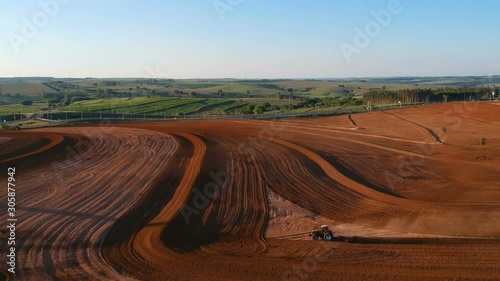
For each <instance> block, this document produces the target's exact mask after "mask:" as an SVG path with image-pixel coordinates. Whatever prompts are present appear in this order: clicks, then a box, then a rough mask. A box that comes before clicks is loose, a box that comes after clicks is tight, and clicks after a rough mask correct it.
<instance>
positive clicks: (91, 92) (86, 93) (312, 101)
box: [0, 77, 500, 116]
mask: <svg viewBox="0 0 500 281" xmlns="http://www.w3.org/2000/svg"><path fill="white" fill-rule="evenodd" d="M461 79H462V80H461ZM499 79H500V78H499ZM461 81H462V82H461ZM490 81H491V78H488V77H486V78H480V77H479V78H478V77H476V78H470V77H469V78H457V77H455V78H453V77H443V78H425V77H424V78H422V77H416V78H415V77H414V78H411V77H409V78H405V77H403V78H372V79H346V80H312V79H310V80H266V79H262V80H241V79H240V80H238V79H210V80H200V79H184V80H173V79H55V78H43V77H38V78H0V116H6V115H11V116H12V115H13V114H19V113H21V112H22V113H30V112H31V113H32V112H34V111H35V112H38V113H41V112H46V111H47V110H49V109H50V110H51V112H68V111H73V112H89V114H90V113H92V112H93V113H117V114H144V115H168V116H179V115H197V114H198V115H201V114H203V115H205V114H210V115H212V114H263V113H264V114H265V113H271V112H272V113H276V112H292V113H294V112H297V113H298V112H315V111H322V110H332V109H344V110H348V109H349V108H355V109H359V108H363V107H364V106H367V105H366V104H365V102H367V104H369V105H370V106H374V105H377V104H381V103H387V102H389V103H394V100H396V99H397V100H402V101H403V102H406V101H405V99H401V97H400V96H401V95H402V94H401V92H400V91H403V92H405V93H406V92H412V91H413V92H415V91H416V92H418V93H425V91H429V90H432V91H436V92H439V93H441V92H443V87H445V85H451V84H454V85H459V84H460V83H462V84H461V85H462V86H463V85H482V84H484V83H486V82H490ZM444 89H445V92H443V93H444V94H446V95H448V93H449V92H450V91H455V90H456V92H457V93H459V94H460V93H461V92H462V91H463V89H465V88H463V89H462V88H460V87H454V88H453V89H451V88H444ZM468 89H471V88H468ZM496 91H498V89H496ZM453 93H455V92H453ZM444 94H443V95H444ZM422 95H423V94H420V96H422ZM385 96H387V97H385ZM420 96H418V97H417V98H415V97H413V96H412V99H408V100H411V101H413V102H416V101H421V100H422V99H423V98H425V97H423V96H422V97H420ZM462 96H463V95H462ZM450 97H452V95H450ZM457 97H458V95H457ZM438 98H440V96H439V97H438ZM431 100H432V99H431ZM438 100H439V99H438ZM21 103H23V104H25V105H22V104H21ZM31 103H33V104H32V105H30V104H31Z"/></svg>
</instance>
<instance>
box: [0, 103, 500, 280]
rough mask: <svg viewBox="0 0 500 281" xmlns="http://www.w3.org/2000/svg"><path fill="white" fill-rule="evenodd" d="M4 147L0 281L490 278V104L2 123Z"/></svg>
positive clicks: (499, 186) (498, 155)
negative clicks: (308, 114) (13, 261)
mask: <svg viewBox="0 0 500 281" xmlns="http://www.w3.org/2000/svg"><path fill="white" fill-rule="evenodd" d="M0 157H1V158H0V166H1V168H2V171H3V172H2V175H0V181H1V182H2V184H4V183H6V182H7V176H6V171H7V167H14V166H15V167H16V175H15V180H16V188H17V189H16V204H17V205H16V206H17V210H16V217H17V218H18V222H17V225H16V251H17V259H18V263H17V268H16V274H15V276H13V275H12V274H10V273H8V272H7V270H6V268H7V267H6V266H5V264H6V262H7V257H6V254H2V264H3V265H4V266H2V268H1V269H0V275H1V276H0V279H2V278H4V279H5V278H7V279H12V280H294V281H295V280H318V279H320V280H500V266H499V265H500V219H499V218H500V107H499V106H497V104H496V103H488V102H482V103H448V104H439V105H429V106H419V107H411V108H403V109H397V110H390V111H385V112H368V113H364V114H353V115H349V116H347V115H346V116H336V117H327V118H314V119H291V120H273V121H258V120H222V119H220V120H199V121H168V122H147V123H130V124H113V125H111V124H106V125H85V126H75V127H51V128H42V129H34V130H25V131H15V132H14V131H5V130H0ZM0 202H7V194H6V193H5V192H2V193H1V196H0ZM2 204H4V203H2ZM4 205H5V206H6V203H5V204H4ZM3 214H5V212H2V216H4V215H3ZM3 220H4V221H5V220H6V217H5V216H4V217H3ZM322 224H328V225H330V228H331V229H332V230H333V231H334V233H335V239H334V241H333V242H327V241H323V240H319V241H313V240H312V239H311V238H310V237H309V236H308V233H309V232H310V231H311V230H313V229H314V228H317V227H318V226H319V225H322ZM1 231H2V237H3V238H4V237H6V235H8V233H7V230H6V229H5V228H3V229H2V230H1ZM3 238H2V241H3V242H2V244H1V245H0V252H1V253H7V242H6V241H5V239H3Z"/></svg>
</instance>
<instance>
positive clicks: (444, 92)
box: [363, 87, 498, 106]
mask: <svg viewBox="0 0 500 281" xmlns="http://www.w3.org/2000/svg"><path fill="white" fill-rule="evenodd" d="M492 92H496V93H498V88H496V87H478V88H468V87H457V88H453V87H443V88H438V89H405V90H398V91H385V90H372V91H369V92H367V93H365V94H364V95H363V100H364V101H365V104H369V105H371V106H377V105H387V104H396V103H399V102H401V103H402V104H412V103H422V102H448V101H461V100H471V99H472V100H482V99H489V98H490V97H491V94H492Z"/></svg>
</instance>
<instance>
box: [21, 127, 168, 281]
mask: <svg viewBox="0 0 500 281" xmlns="http://www.w3.org/2000/svg"><path fill="white" fill-rule="evenodd" d="M58 130H61V131H64V132H65V133H66V132H69V131H71V130H69V129H58ZM141 134H142V136H140V137H137V138H136V137H134V135H135V133H133V134H130V133H128V132H127V133H125V132H114V134H113V135H112V136H111V135H105V136H103V141H97V140H96V141H95V142H94V143H95V144H96V149H95V150H93V149H89V150H87V151H86V152H83V153H82V154H86V153H90V155H85V158H84V157H82V160H81V163H80V165H77V166H75V167H67V169H66V170H60V171H58V173H60V174H61V176H62V177H63V181H64V183H65V184H67V185H68V186H69V188H70V193H71V191H75V192H74V194H67V193H68V192H67V191H66V195H65V194H58V193H57V192H56V193H54V195H53V196H50V197H48V198H43V199H42V200H40V203H39V202H32V203H31V204H29V206H30V207H29V208H27V210H26V212H27V213H25V214H23V213H22V212H21V211H20V220H21V218H22V220H21V221H22V223H21V224H20V226H19V227H20V229H22V230H28V229H32V231H26V232H25V233H23V234H22V235H21V237H22V247H21V249H20V253H19V255H20V257H24V256H27V257H28V258H27V259H26V262H25V263H23V265H22V266H23V268H22V270H21V272H22V274H21V276H20V277H21V280H30V279H34V278H35V279H36V278H37V277H39V278H42V279H45V278H44V276H45V277H49V279H50V278H51V277H54V276H58V277H59V278H62V279H66V278H71V279H75V278H79V277H82V276H92V278H93V279H95V280H106V279H108V280H109V278H112V279H116V278H120V277H119V275H118V273H116V272H115V270H114V269H113V268H112V267H109V266H107V265H106V263H105V262H103V260H102V258H101V256H100V253H99V249H100V244H101V243H102V240H103V239H104V235H105V234H106V232H107V230H108V229H109V227H110V226H111V225H112V223H113V222H114V220H116V219H117V217H118V216H119V215H121V214H122V213H123V212H124V211H125V210H126V208H127V206H129V205H131V204H132V203H133V201H134V200H136V198H138V195H140V191H141V190H144V189H145V188H148V187H149V186H150V185H151V184H152V182H153V181H154V180H155V178H156V176H155V175H157V174H158V173H159V171H160V170H161V167H162V166H163V164H162V163H164V161H165V157H166V158H167V159H168V158H169V157H170V156H171V155H172V154H173V153H174V151H175V150H176V149H177V145H176V142H175V141H174V140H173V139H172V138H171V137H170V136H169V135H162V136H161V137H158V134H159V133H151V132H148V131H142V132H141ZM140 138H146V139H148V140H150V142H149V145H150V147H147V149H146V150H151V149H153V150H156V151H158V152H157V155H154V156H152V155H150V154H148V155H147V156H144V155H143V154H144V153H142V152H140V151H137V150H140V149H138V148H140V147H144V146H147V145H148V144H147V143H144V142H143V141H142V140H140ZM116 139H123V140H126V141H127V142H129V143H131V146H130V149H128V150H126V153H125V154H124V153H123V152H125V151H116V150H115V149H110V150H109V149H108V150H106V147H113V145H112V143H113V142H114V141H116ZM91 142H92V141H91ZM159 142H160V143H159ZM134 143H139V144H141V143H142V145H137V144H134ZM90 145H91V144H90ZM91 146H92V145H91ZM116 148H117V149H118V150H119V148H118V147H116ZM96 151H97V152H99V154H93V155H92V152H96ZM123 155H125V157H124V156H123ZM92 160H95V161H94V162H92ZM149 164H153V165H152V166H151V167H155V168H156V169H154V168H153V169H152V170H151V171H150V174H149V175H137V174H136V173H135V172H136V171H138V170H140V169H141V168H142V166H144V165H148V166H149ZM81 168H82V169H85V170H88V171H89V173H90V174H93V175H95V176H96V179H95V180H92V181H90V184H89V182H88V181H86V180H83V181H82V180H81V177H82V174H79V173H75V171H76V169H81ZM102 171H106V173H102ZM40 172H44V171H40ZM48 172H49V173H50V172H51V171H48ZM89 173H87V174H84V176H85V175H88V174H89ZM119 174H123V175H124V176H123V177H120V176H119ZM131 174H135V176H133V177H131V176H128V175H131ZM115 178H123V180H118V181H115V180H114V179H115ZM23 182H25V183H29V185H27V186H28V187H30V188H33V189H34V190H36V189H37V184H36V182H31V181H30V180H29V179H27V180H26V181H23ZM60 197H63V198H60ZM38 199H40V198H38ZM29 200H31V201H32V200H34V199H29ZM22 202H25V204H26V205H28V203H29V202H27V201H26V199H23V200H22ZM37 206H38V207H37ZM30 212H35V213H44V215H42V216H38V217H36V216H33V217H31V216H30V215H29V213H30ZM33 230H35V231H33ZM38 230H39V231H38ZM78 230H79V231H78ZM31 245H38V246H35V247H31ZM30 257H31V258H30ZM36 257H38V258H36ZM39 257H43V258H41V259H40V258H39ZM65 265H66V266H65ZM75 265H78V266H75ZM40 268H44V270H43V271H41V270H39V269H40ZM34 269H36V271H37V275H32V274H33V270H34ZM30 273H31V274H30Z"/></svg>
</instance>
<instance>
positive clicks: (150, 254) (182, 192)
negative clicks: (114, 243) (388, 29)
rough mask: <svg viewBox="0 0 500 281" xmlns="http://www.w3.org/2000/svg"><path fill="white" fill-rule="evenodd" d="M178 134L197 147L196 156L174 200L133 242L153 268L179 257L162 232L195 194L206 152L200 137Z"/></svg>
mask: <svg viewBox="0 0 500 281" xmlns="http://www.w3.org/2000/svg"><path fill="white" fill-rule="evenodd" d="M176 134H177V135H180V136H182V137H184V138H186V139H188V140H189V141H190V142H191V143H192V144H193V146H194V152H193V156H192V158H191V159H190V160H189V163H188V164H187V166H186V170H185V174H184V177H183V178H182V180H181V182H180V183H179V185H178V187H177V189H176V190H175V193H174V194H173V196H172V199H171V200H170V201H169V202H168V203H167V205H166V206H165V207H164V208H163V209H162V210H161V212H160V213H159V214H158V215H157V216H156V217H155V218H153V220H151V222H149V224H148V226H147V227H145V228H142V229H140V230H139V231H138V232H137V234H135V235H134V236H133V237H132V241H131V242H130V246H131V247H132V248H133V252H134V253H135V255H136V257H137V258H138V259H139V260H144V261H147V264H148V265H149V266H150V267H152V268H163V266H164V265H165V264H166V263H168V262H171V261H172V260H173V259H174V260H175V255H174V256H172V255H173V252H172V251H171V250H170V249H169V248H168V247H167V246H166V245H165V244H164V243H163V241H162V233H163V230H164V228H165V226H166V225H168V224H169V222H171V221H172V220H173V219H174V217H175V216H176V215H178V214H179V213H180V212H181V208H182V207H183V206H184V205H185V204H186V201H187V199H188V198H189V196H190V195H191V190H192V188H193V185H194V183H195V181H196V178H197V177H198V174H199V172H200V168H201V164H202V162H203V158H204V155H205V151H206V145H205V143H204V142H203V141H202V140H201V139H199V138H198V137H196V136H194V135H192V134H188V133H183V132H177V133H176Z"/></svg>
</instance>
